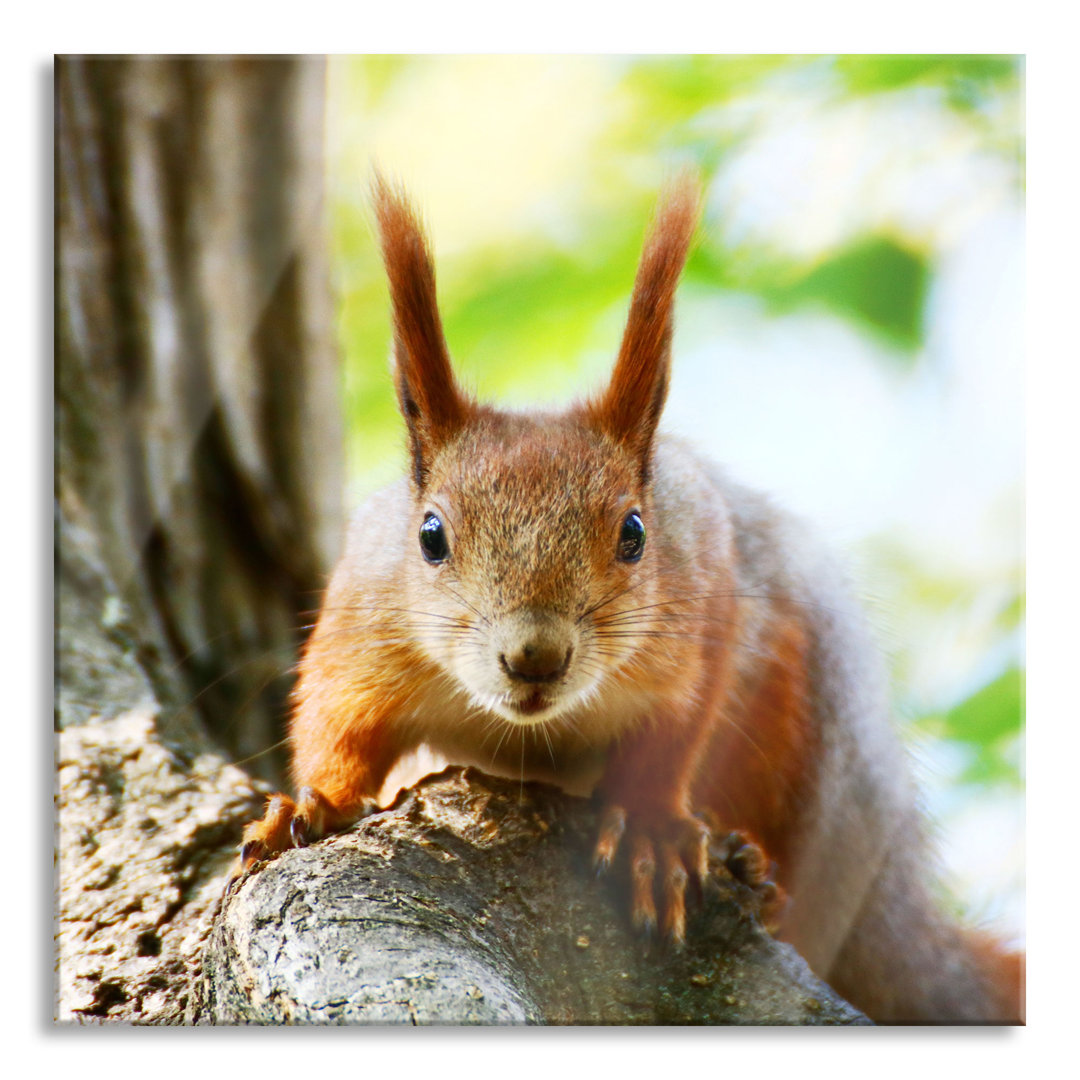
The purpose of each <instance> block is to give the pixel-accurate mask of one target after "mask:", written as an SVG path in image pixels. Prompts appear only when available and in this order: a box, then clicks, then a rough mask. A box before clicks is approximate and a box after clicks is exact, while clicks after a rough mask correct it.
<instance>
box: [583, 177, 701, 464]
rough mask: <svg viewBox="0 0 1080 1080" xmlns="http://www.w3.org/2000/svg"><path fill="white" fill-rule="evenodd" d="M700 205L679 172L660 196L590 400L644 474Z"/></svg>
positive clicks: (694, 182)
mask: <svg viewBox="0 0 1080 1080" xmlns="http://www.w3.org/2000/svg"><path fill="white" fill-rule="evenodd" d="M700 208H701V186H700V182H699V181H698V179H697V177H696V176H694V175H693V174H691V173H685V174H683V175H681V176H680V177H679V178H678V179H677V180H675V181H674V182H672V183H671V184H669V185H668V186H667V187H665V189H664V190H663V192H662V193H661V196H660V201H659V204H658V206H657V210H656V216H655V218H654V219H653V223H652V226H651V228H650V229H649V232H648V235H647V237H646V240H645V249H644V251H643V252H642V256H641V262H640V264H639V265H638V272H637V278H636V279H635V281H634V293H633V297H632V298H631V301H630V314H629V317H628V318H627V321H626V330H625V332H624V333H623V339H622V345H621V346H620V348H619V356H618V359H617V360H616V361H615V370H614V371H613V372H612V375H611V382H610V383H609V384H608V386H607V389H606V390H604V392H603V393H602V394H601V395H600V397H599V398H597V399H596V400H595V401H593V402H591V403H590V404H589V406H588V409H587V412H588V415H589V417H590V420H591V421H592V423H593V424H595V425H596V426H597V427H598V428H600V429H601V430H602V431H605V432H607V433H608V434H609V435H611V436H612V437H613V438H615V439H616V440H617V441H618V442H620V443H622V444H623V445H625V446H627V447H628V448H629V449H630V450H631V451H632V452H633V453H634V455H635V456H636V457H637V458H638V460H639V462H640V467H641V476H642V480H643V481H644V480H646V479H648V475H649V463H650V459H651V455H652V442H653V435H654V434H655V432H656V425H657V422H658V421H659V419H660V413H661V411H662V410H663V408H664V399H665V398H666V397H667V388H668V375H669V371H670V367H671V332H672V309H673V306H674V300H675V287H676V286H677V285H678V282H679V275H680V274H681V273H682V268H683V265H684V264H685V262H686V255H687V252H688V251H689V248H690V241H691V239H692V237H693V235H694V230H695V228H696V227H697V222H698V218H699V216H700Z"/></svg>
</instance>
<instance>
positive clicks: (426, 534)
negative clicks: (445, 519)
mask: <svg viewBox="0 0 1080 1080" xmlns="http://www.w3.org/2000/svg"><path fill="white" fill-rule="evenodd" d="M420 550H421V551H422V552H423V554H424V558H425V559H427V561H428V562H430V563H440V562H443V561H444V560H445V559H446V558H447V557H448V556H449V555H450V545H449V544H448V543H447V542H446V530H445V529H444V528H443V523H442V522H441V521H440V520H439V519H438V518H437V517H436V516H435V515H434V514H425V515H424V524H423V525H421V526H420Z"/></svg>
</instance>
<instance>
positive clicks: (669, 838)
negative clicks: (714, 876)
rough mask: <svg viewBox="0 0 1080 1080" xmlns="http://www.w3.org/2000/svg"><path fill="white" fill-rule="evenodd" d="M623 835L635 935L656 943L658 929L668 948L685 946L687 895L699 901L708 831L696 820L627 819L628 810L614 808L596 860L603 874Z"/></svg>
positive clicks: (644, 816)
mask: <svg viewBox="0 0 1080 1080" xmlns="http://www.w3.org/2000/svg"><path fill="white" fill-rule="evenodd" d="M624 835H625V836H626V839H627V848H628V851H629V867H630V919H631V922H632V924H633V926H634V929H635V930H636V931H637V932H638V933H640V934H642V935H643V936H644V937H651V936H652V935H653V934H655V933H656V930H657V928H658V927H659V929H660V931H661V932H662V934H663V937H664V938H665V939H666V940H667V941H668V942H670V943H671V944H673V945H676V946H678V945H681V944H682V943H683V941H685V939H686V894H687V889H688V888H689V889H690V891H691V896H692V897H693V898H695V899H697V898H700V896H701V892H702V882H703V880H704V878H705V875H706V873H707V856H708V840H709V831H708V828H707V827H706V826H705V824H704V823H703V822H701V821H699V820H698V819H697V818H692V817H681V816H678V815H672V814H666V815H665V814H658V813H657V812H656V811H655V810H649V811H648V812H643V813H641V814H640V815H633V816H630V817H628V815H627V811H626V809H625V808H624V807H622V806H617V805H610V806H608V807H607V808H606V809H605V811H604V814H603V817H602V819H601V825H600V835H599V838H598V840H597V843H596V849H595V852H594V856H593V862H594V865H595V867H596V869H597V873H598V874H600V873H603V872H604V871H605V870H606V869H607V868H608V867H609V866H610V865H611V863H612V862H613V861H614V858H615V854H616V852H617V850H618V848H619V847H620V846H621V842H622V839H623V837H624ZM657 894H658V895H659V901H660V902H659V909H658V907H657Z"/></svg>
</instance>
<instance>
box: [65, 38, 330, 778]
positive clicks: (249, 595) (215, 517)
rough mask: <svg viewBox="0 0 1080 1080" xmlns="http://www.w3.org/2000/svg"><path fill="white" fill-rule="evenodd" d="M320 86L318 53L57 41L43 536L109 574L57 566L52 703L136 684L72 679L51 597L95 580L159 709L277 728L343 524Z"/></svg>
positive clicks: (263, 735)
mask: <svg viewBox="0 0 1080 1080" xmlns="http://www.w3.org/2000/svg"><path fill="white" fill-rule="evenodd" d="M323 97H324V67H323V63H322V62H321V61H320V60H318V59H307V58H281V59H271V60H267V59H233V58H203V59H157V58H120V59H101V58H90V59H87V58H79V57H61V58H59V59H58V60H57V65H56V185H57V207H56V214H57V220H56V242H57V250H56V272H57V288H56V307H57V311H56V315H57V318H56V326H57V331H56V333H57V341H56V345H57V349H56V374H57V378H56V407H57V434H58V439H57V503H58V517H59V519H60V523H59V524H58V542H59V543H60V545H61V560H62V570H63V571H65V572H67V571H70V570H71V569H72V567H71V566H70V565H69V562H70V560H67V559H66V553H65V552H64V550H63V549H64V547H65V546H66V545H65V541H67V540H68V539H70V537H71V536H72V534H73V532H79V531H81V532H83V533H87V534H89V535H90V537H91V539H92V547H93V553H92V555H88V556H87V558H89V559H90V560H91V561H92V562H95V563H96V564H98V566H99V568H100V570H101V571H102V573H100V574H98V579H99V580H102V579H107V580H108V582H109V593H108V596H107V597H106V596H104V595H89V594H88V592H87V589H86V588H85V587H81V588H80V583H79V582H78V581H74V582H72V584H73V585H74V591H73V590H72V589H69V588H68V587H67V586H68V582H67V581H65V582H64V583H63V584H62V587H61V594H60V602H61V605H62V608H61V628H60V629H61V633H60V642H59V644H60V650H59V652H60V657H59V659H60V666H61V675H62V678H61V687H62V689H61V693H60V695H59V700H58V710H57V715H58V722H59V724H60V725H61V726H66V725H67V724H70V723H79V722H83V721H85V720H87V719H88V718H89V717H90V716H92V715H97V714H100V711H101V710H102V709H106V710H108V711H109V712H110V714H111V715H117V714H119V713H120V712H122V711H123V710H124V708H126V707H127V706H128V705H129V704H131V697H132V695H134V696H135V697H136V698H141V696H142V690H143V689H145V687H143V686H141V685H140V686H138V687H136V686H135V685H134V684H131V685H128V686H127V687H125V688H117V689H119V690H121V691H122V692H121V693H119V695H118V696H115V697H114V696H113V695H112V693H111V690H110V689H109V688H106V687H101V688H100V689H102V690H108V691H109V692H105V693H102V694H99V695H97V696H95V697H94V698H92V699H90V700H85V699H81V698H79V697H78V696H77V695H74V694H73V693H70V692H69V690H68V685H67V680H66V679H65V678H63V676H64V675H66V674H68V673H69V672H70V670H71V669H72V668H73V667H74V668H79V667H85V662H86V661H88V660H89V661H91V662H92V660H93V657H92V656H91V657H87V656H83V655H78V654H74V655H73V654H72V652H71V651H70V650H69V649H67V648H66V646H67V644H68V641H69V638H67V637H66V636H65V634H64V625H65V618H66V615H67V612H65V611H64V610H63V609H64V607H66V606H70V609H71V613H72V615H73V616H76V617H89V618H91V619H93V618H95V617H98V616H99V615H100V611H98V612H97V613H96V614H95V611H94V610H93V609H94V608H95V607H98V608H100V606H101V605H102V604H103V603H104V602H105V600H106V599H107V600H108V602H109V604H110V610H109V612H108V620H107V621H109V622H111V624H112V625H113V627H114V629H115V628H118V627H123V626H129V627H132V628H134V634H133V635H130V636H131V640H132V649H133V659H134V660H135V661H137V665H138V668H139V672H138V674H134V673H132V676H133V678H134V680H135V682H137V683H140V684H141V683H142V682H143V681H146V682H147V683H148V685H149V686H150V687H151V688H152V690H153V692H154V694H155V695H156V697H157V698H158V699H159V700H160V701H161V702H162V704H163V706H165V712H164V713H163V723H165V724H166V726H168V724H170V723H173V722H174V721H176V722H178V723H183V722H184V718H183V717H182V716H180V715H179V714H181V713H184V712H187V713H188V714H189V715H188V717H187V720H188V721H189V722H190V721H192V720H198V721H201V722H202V723H204V724H205V725H206V727H207V728H208V729H209V730H210V731H211V732H212V733H213V734H214V735H215V736H216V737H218V738H219V739H220V741H221V742H222V743H223V744H224V745H225V746H226V747H227V748H228V750H229V752H230V753H231V755H232V756H233V757H236V758H239V757H245V756H247V755H250V754H255V753H258V752H260V751H265V750H266V748H267V747H268V746H271V745H273V744H274V743H276V742H278V741H279V740H280V738H281V736H282V719H283V716H284V708H283V700H284V696H285V694H286V693H287V691H288V686H289V683H288V679H287V677H286V674H285V673H287V672H288V670H289V668H290V666H291V663H292V660H293V656H294V652H295V648H296V644H297V639H298V629H297V624H298V621H302V616H301V615H300V614H299V613H302V612H304V611H305V610H311V609H313V608H315V607H317V601H318V590H320V589H321V588H322V586H323V584H324V578H323V575H324V573H325V571H326V569H327V568H328V567H329V565H330V564H331V563H332V561H333V558H334V557H335V555H336V547H337V543H338V539H339V536H340V531H341V493H342V490H343V485H342V460H343V455H342V448H341V422H340V419H339V417H340V394H339V388H338V381H339V371H338V364H337V356H336V349H335V347H334V340H333V326H334V323H333V318H332V310H331V298H330V291H329V276H328V270H327V254H326V252H327V244H326V231H325V228H324V221H323V138H322V127H323ZM75 576H76V577H77V576H78V575H75ZM69 577H70V575H69ZM83 585H84V583H83ZM91 591H92V590H91ZM80 605H81V606H82V607H83V608H84V609H85V610H83V611H81V612H76V611H75V610H74V609H75V608H77V607H79V606H80ZM241 714H242V715H243V718H244V719H243V723H242V724H241V723H238V722H237V718H238V717H239V716H240V715H241ZM282 760H283V759H282V757H281V755H280V754H279V755H278V756H277V757H276V758H275V757H273V756H269V757H264V758H263V759H260V762H259V764H258V765H257V766H256V767H257V768H259V769H261V770H263V771H264V774H265V775H267V776H268V777H276V776H277V775H278V774H279V773H280V765H281V763H282Z"/></svg>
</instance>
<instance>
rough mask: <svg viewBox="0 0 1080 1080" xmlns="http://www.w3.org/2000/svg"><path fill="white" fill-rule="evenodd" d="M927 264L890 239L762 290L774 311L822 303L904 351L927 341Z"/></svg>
mask: <svg viewBox="0 0 1080 1080" xmlns="http://www.w3.org/2000/svg"><path fill="white" fill-rule="evenodd" d="M929 277H930V272H929V268H928V266H927V263H926V260H925V259H924V258H923V257H922V256H921V255H919V254H916V253H915V252H913V251H911V250H909V249H908V248H905V247H902V246H901V245H900V244H899V243H897V242H896V241H895V240H893V239H892V238H890V237H870V238H868V239H865V240H859V241H858V242H856V243H855V244H853V245H852V246H851V247H849V248H847V249H845V250H842V251H840V252H839V253H837V254H835V255H833V256H831V257H830V258H827V259H825V260H824V261H823V262H820V263H818V264H817V265H816V266H814V267H813V268H812V269H810V270H809V271H807V272H806V273H805V274H803V275H802V276H800V277H797V278H795V280H793V281H790V282H789V283H787V284H785V285H780V286H776V287H773V288H765V289H764V290H763V292H764V295H765V297H766V299H767V300H769V301H770V302H771V303H772V304H773V305H774V306H775V307H778V308H790V307H795V306H803V305H807V304H822V305H824V306H825V307H828V308H831V309H832V310H833V311H835V312H836V313H837V314H839V315H844V316H846V317H848V318H851V319H854V320H855V321H857V322H859V323H862V324H863V325H864V326H866V327H867V328H868V329H870V330H871V331H873V332H874V333H876V334H877V335H878V336H880V337H881V338H883V339H885V340H886V341H887V342H888V343H889V344H892V345H894V346H897V347H899V348H902V349H908V350H914V349H916V348H917V347H918V346H919V344H920V343H921V341H922V335H923V305H924V302H925V300H926V290H927V284H928V282H929Z"/></svg>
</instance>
